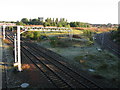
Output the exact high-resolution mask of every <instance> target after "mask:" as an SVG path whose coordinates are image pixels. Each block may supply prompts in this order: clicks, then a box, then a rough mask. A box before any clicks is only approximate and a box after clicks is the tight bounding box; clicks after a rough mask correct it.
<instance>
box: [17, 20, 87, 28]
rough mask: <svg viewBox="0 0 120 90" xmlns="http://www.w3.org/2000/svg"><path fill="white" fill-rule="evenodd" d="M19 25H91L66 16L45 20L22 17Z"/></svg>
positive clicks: (18, 22)
mask: <svg viewBox="0 0 120 90" xmlns="http://www.w3.org/2000/svg"><path fill="white" fill-rule="evenodd" d="M16 24H17V25H43V26H44V27H46V26H57V27H68V28H69V27H89V24H88V23H83V22H70V23H69V22H68V21H67V20H66V19H65V18H60V19H58V18H47V19H45V21H43V20H40V19H39V18H38V19H36V18H35V19H27V18H22V19H21V21H17V22H16Z"/></svg>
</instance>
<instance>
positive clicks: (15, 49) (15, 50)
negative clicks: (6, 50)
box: [14, 34, 17, 63]
mask: <svg viewBox="0 0 120 90" xmlns="http://www.w3.org/2000/svg"><path fill="white" fill-rule="evenodd" d="M16 43H17V42H16V34H15V37H14V53H15V63H16V62H17V46H16V45H17V44H16Z"/></svg>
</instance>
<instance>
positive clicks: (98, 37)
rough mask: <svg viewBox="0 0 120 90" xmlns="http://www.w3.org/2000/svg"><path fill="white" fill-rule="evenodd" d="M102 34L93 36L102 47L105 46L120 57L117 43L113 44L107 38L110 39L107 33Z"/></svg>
mask: <svg viewBox="0 0 120 90" xmlns="http://www.w3.org/2000/svg"><path fill="white" fill-rule="evenodd" d="M103 34H104V37H103ZM103 34H98V35H96V36H95V37H96V42H97V43H98V44H100V45H101V46H102V48H106V49H108V50H109V51H110V52H112V53H114V54H115V55H117V56H118V57H120V48H119V47H118V45H116V44H114V43H113V42H112V41H111V40H109V39H110V36H109V33H103ZM103 39H104V40H103ZM102 40H103V42H102Z"/></svg>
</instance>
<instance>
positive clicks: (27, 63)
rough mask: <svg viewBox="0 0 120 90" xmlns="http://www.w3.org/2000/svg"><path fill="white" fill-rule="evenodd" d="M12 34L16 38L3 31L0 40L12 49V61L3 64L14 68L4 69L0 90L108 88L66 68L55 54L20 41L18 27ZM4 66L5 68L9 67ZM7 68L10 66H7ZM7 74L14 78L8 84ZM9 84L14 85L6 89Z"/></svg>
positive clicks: (31, 43)
mask: <svg viewBox="0 0 120 90" xmlns="http://www.w3.org/2000/svg"><path fill="white" fill-rule="evenodd" d="M15 27H16V26H15ZM2 29H5V28H2ZM16 30H17V31H16V32H17V35H16V36H15V34H14V33H13V32H14V30H13V31H12V30H5V32H4V31H3V32H4V33H3V39H6V40H7V41H8V42H9V45H10V46H11V47H13V48H12V50H11V54H12V56H13V61H7V62H6V63H8V62H9V63H10V62H12V63H13V65H14V66H15V67H14V68H10V69H9V68H7V69H6V68H4V75H6V77H4V83H3V84H4V85H3V88H99V89H100V88H104V87H107V86H108V85H106V84H104V83H103V81H102V80H99V79H98V80H97V79H94V78H93V77H92V76H91V75H89V73H87V72H84V71H82V70H78V69H77V68H75V67H73V66H70V65H69V64H68V63H67V62H65V61H64V59H65V58H63V57H62V56H60V55H58V54H56V53H55V52H52V51H50V50H48V49H46V48H43V47H40V46H38V45H36V44H34V43H33V42H32V41H30V40H26V39H24V38H20V33H21V32H20V27H19V26H17V29H16ZM25 30H26V29H25ZM44 31H45V29H44ZM18 34H19V35H18ZM15 38H16V39H15ZM70 38H71V36H70ZM20 39H21V41H20ZM15 47H16V48H15ZM15 52H16V53H15ZM8 56H9V55H8ZM8 56H6V58H7V59H8V58H9V57H8ZM7 66H8V67H9V66H10V64H9V65H7ZM16 66H17V67H16ZM10 67H13V66H12V65H11V66H10ZM9 71H13V72H14V74H13V73H12V74H11V75H13V78H15V79H14V80H13V81H10V79H11V78H8V77H7V72H9ZM17 79H18V80H17ZM10 83H11V84H12V83H14V87H12V86H11V85H8V84H10Z"/></svg>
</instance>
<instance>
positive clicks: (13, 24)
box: [0, 23, 16, 26]
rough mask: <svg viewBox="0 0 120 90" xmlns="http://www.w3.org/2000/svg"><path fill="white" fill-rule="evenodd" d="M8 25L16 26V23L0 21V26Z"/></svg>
mask: <svg viewBox="0 0 120 90" xmlns="http://www.w3.org/2000/svg"><path fill="white" fill-rule="evenodd" d="M3 25H7V26H16V23H0V26H3Z"/></svg>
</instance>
